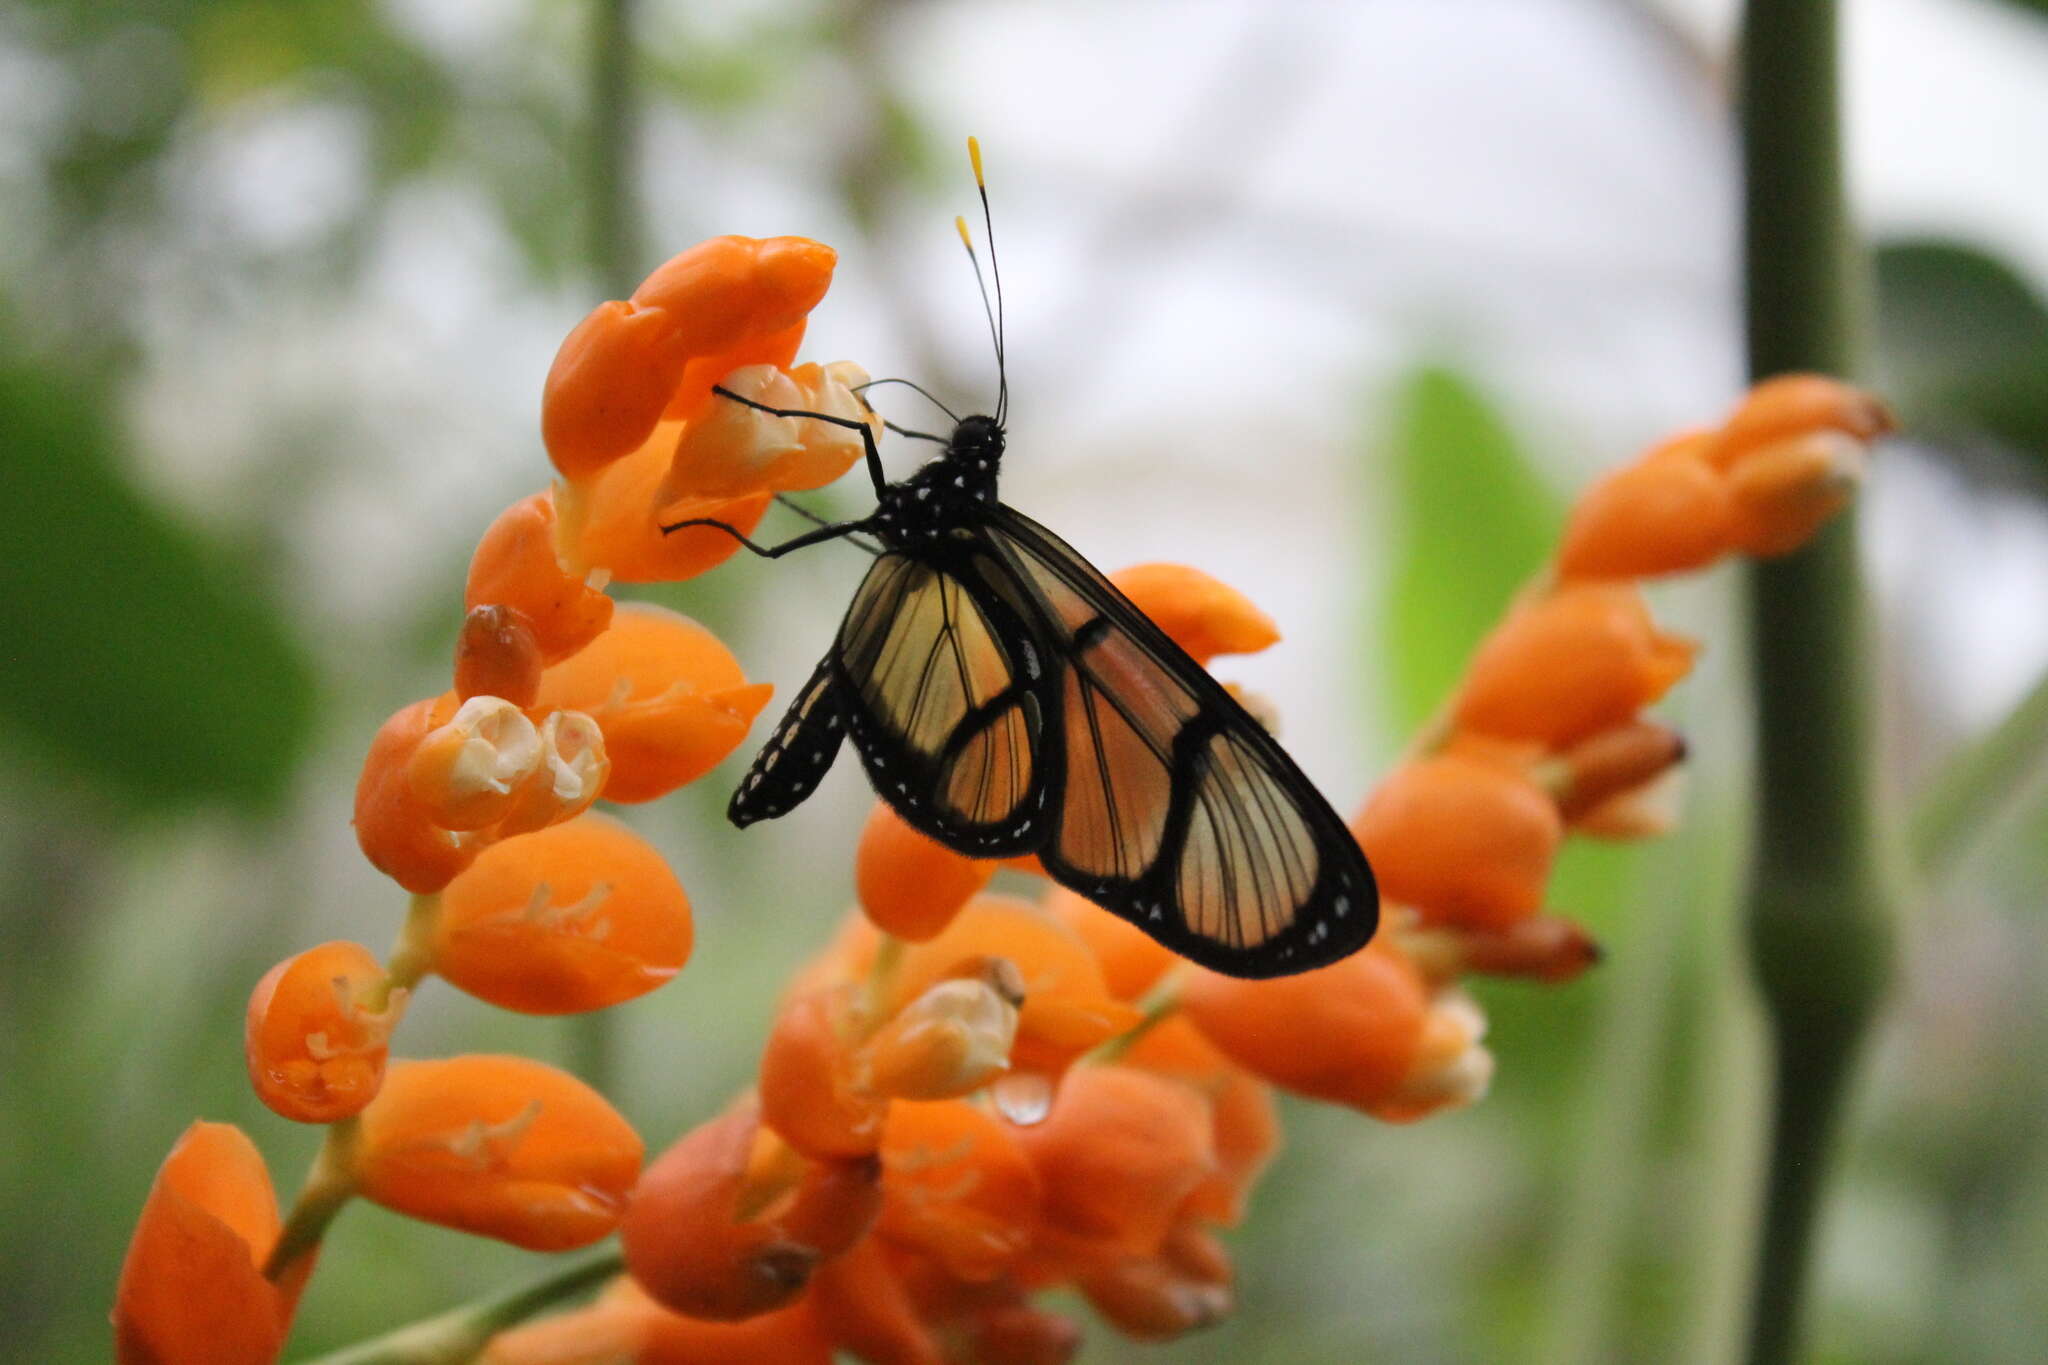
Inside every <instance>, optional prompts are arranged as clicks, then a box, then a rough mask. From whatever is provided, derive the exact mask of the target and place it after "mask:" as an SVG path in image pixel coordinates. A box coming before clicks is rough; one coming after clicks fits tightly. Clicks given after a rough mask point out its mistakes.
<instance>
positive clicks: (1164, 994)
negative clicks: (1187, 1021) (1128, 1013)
mask: <svg viewBox="0 0 2048 1365" xmlns="http://www.w3.org/2000/svg"><path fill="white" fill-rule="evenodd" d="M1187 979H1188V973H1187V964H1186V963H1175V964H1174V965H1173V966H1171V967H1169V968H1167V970H1166V973H1165V974H1164V975H1163V976H1161V977H1160V978H1159V979H1158V980H1157V981H1155V982H1153V983H1152V989H1151V990H1149V991H1146V992H1145V994H1144V995H1143V996H1142V997H1141V998H1140V999H1139V1001H1138V1022H1137V1023H1135V1024H1132V1025H1131V1026H1130V1027H1129V1028H1127V1029H1125V1030H1124V1031H1123V1032H1122V1033H1119V1034H1118V1035H1117V1036H1116V1037H1114V1038H1112V1039H1110V1040H1109V1041H1108V1042H1106V1043H1104V1044H1103V1045H1102V1046H1100V1047H1098V1048H1096V1049H1095V1051H1094V1052H1093V1053H1091V1054H1090V1060H1091V1061H1095V1062H1100V1063H1103V1064H1105V1065H1106V1064H1108V1063H1110V1062H1114V1061H1116V1060H1117V1059H1119V1058H1121V1057H1122V1056H1123V1055H1124V1054H1125V1053H1126V1052H1129V1051H1130V1050H1131V1049H1132V1048H1133V1047H1135V1046H1137V1044H1138V1040H1139V1039H1141V1038H1143V1037H1144V1036H1145V1035H1146V1034H1148V1033H1150V1032H1151V1031H1152V1030H1153V1029H1155V1028H1158V1027H1159V1026H1160V1025H1161V1024H1163V1023H1165V1022H1166V1021H1167V1020H1168V1019H1171V1018H1172V1017H1173V1016H1174V1015H1175V1014H1177V1013H1179V1012H1180V992H1181V987H1182V986H1183V985H1185V984H1186V982H1187Z"/></svg>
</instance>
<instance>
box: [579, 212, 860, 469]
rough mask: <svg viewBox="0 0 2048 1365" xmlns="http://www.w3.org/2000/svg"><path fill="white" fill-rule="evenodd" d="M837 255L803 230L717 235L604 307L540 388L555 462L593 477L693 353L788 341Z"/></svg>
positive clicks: (646, 426)
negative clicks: (779, 234)
mask: <svg viewBox="0 0 2048 1365" xmlns="http://www.w3.org/2000/svg"><path fill="white" fill-rule="evenodd" d="M836 261H837V256H836V253H834V252H833V250H832V249H831V248H830V247H827V246H823V245H820V244H819V243H817V242H813V241H809V240H806V239H805V238H802V237H773V238H768V239H766V240H755V239H751V238H746V237H715V238H713V239H711V240H710V241H708V242H702V243H699V244H698V245H697V246H694V247H692V248H691V249H690V250H688V251H685V252H683V253H682V254H680V255H678V256H675V257H672V258H671V259H670V260H669V261H668V262H667V263H666V264H664V265H662V266H661V267H660V268H659V269H657V270H656V271H655V272H654V273H653V274H652V275H649V276H648V277H647V279H646V280H645V281H643V282H642V283H641V285H640V287H639V288H638V289H636V290H634V291H633V297H632V299H631V300H630V301H628V302H624V303H621V302H616V301H614V302H610V303H605V304H602V305H600V306H599V307H598V308H597V309H596V310H595V311H593V312H592V313H591V314H590V316H589V317H587V318H585V319H584V320H583V321H582V322H581V323H579V324H578V325H577V327H576V328H575V330H574V331H572V332H570V334H569V336H568V338H567V339H566V340H565V341H563V343H562V349H561V350H560V351H559V352H557V353H556V356H555V362H554V365H553V367H552V368H551V369H550V370H549V371H548V378H547V384H546V387H545V388H544V389H543V391H542V397H541V437H542V439H543V441H545V443H546V444H547V448H548V456H549V458H550V459H552V460H553V461H554V462H555V467H556V468H557V469H559V470H561V471H562V473H563V474H564V475H565V476H566V477H568V478H571V479H583V478H587V477H589V476H590V475H591V474H593V473H595V472H596V471H597V470H599V469H601V468H602V467H604V466H605V465H607V464H609V463H611V462H612V461H613V460H616V459H618V458H619V457H620V456H622V455H625V454H626V453H627V452H629V451H631V450H632V449H633V448H634V447H635V446H638V445H639V444H640V443H641V442H642V441H644V440H645V439H646V438H647V433H648V432H649V431H650V430H652V429H653V427H654V424H655V423H656V422H657V421H659V420H660V419H661V417H662V415H663V413H664V411H666V410H669V409H670V408H671V406H672V404H673V402H674V400H675V399H676V398H677V397H678V395H677V393H676V390H677V388H678V387H679V386H680V385H681V384H682V382H683V380H684V377H685V376H684V371H685V367H686V366H687V365H688V363H689V362H690V361H691V360H693V359H697V358H700V357H704V356H714V355H725V354H729V353H731V352H733V351H735V350H736V349H738V348H741V347H744V346H746V345H748V344H749V343H750V342H752V341H754V340H756V339H759V338H764V337H772V338H774V339H775V340H776V341H777V342H778V343H785V342H787V340H788V338H787V335H786V334H788V333H789V332H790V331H791V330H792V329H794V328H796V327H799V326H800V325H801V324H802V322H803V319H804V315H805V314H806V313H808V312H810V310H811V309H812V308H813V307H814V306H816V304H817V302H818V300H819V299H821V298H823V297H824V295H825V288H826V286H827V285H828V284H830V283H831V280H832V267H833V265H834V264H835V263H836ZM709 387H710V386H709V383H706V384H705V389H706V390H707V391H708V389H709ZM674 415H676V416H679V417H689V416H693V415H695V414H694V413H693V412H690V411H684V412H678V413H675V414H674Z"/></svg>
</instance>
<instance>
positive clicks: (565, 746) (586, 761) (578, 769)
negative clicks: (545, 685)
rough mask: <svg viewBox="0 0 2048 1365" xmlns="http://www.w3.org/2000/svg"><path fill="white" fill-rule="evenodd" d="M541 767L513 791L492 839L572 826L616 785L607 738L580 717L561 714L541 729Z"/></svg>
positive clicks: (553, 715)
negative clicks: (564, 824)
mask: <svg viewBox="0 0 2048 1365" xmlns="http://www.w3.org/2000/svg"><path fill="white" fill-rule="evenodd" d="M538 738H539V747H540V762H538V763H536V764H534V765H533V767H532V769H531V770H530V771H528V773H527V774H526V777H525V778H524V779H523V780H522V781H521V782H520V783H519V785H518V786H517V787H516V788H514V789H513V791H512V796H511V800H510V801H509V802H508V803H507V804H506V808H505V813H504V815H503V816H501V817H500V818H499V820H498V823H497V825H496V827H495V828H493V829H492V830H491V836H492V837H493V838H497V839H509V838H511V837H512V836H513V835H515V834H530V833H532V832H533V831H534V830H537V829H546V828H547V827H548V826H549V825H558V824H561V823H562V822H563V821H566V820H573V819H575V818H576V817H577V816H579V815H581V814H582V813H583V812H584V811H586V810H588V809H590V805H591V803H592V802H594V801H596V800H597V798H598V794H599V793H600V792H603V791H604V790H605V788H606V786H607V784H608V783H609V782H610V780H611V773H612V761H611V755H610V754H608V753H606V752H605V737H604V732H603V731H602V730H600V729H599V728H598V724H597V722H596V721H594V720H592V719H591V718H590V717H589V716H586V715H584V714H583V713H582V712H581V711H556V712H555V713H553V714H552V715H550V716H549V717H548V718H547V719H546V720H544V721H542V722H541V724H540V729H539V731H538Z"/></svg>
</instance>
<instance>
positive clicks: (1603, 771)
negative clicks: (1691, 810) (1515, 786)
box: [1548, 720, 1685, 820]
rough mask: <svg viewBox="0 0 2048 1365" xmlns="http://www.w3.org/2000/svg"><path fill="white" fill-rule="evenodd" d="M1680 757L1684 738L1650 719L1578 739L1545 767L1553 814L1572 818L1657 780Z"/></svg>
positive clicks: (1679, 760)
mask: <svg viewBox="0 0 2048 1365" xmlns="http://www.w3.org/2000/svg"><path fill="white" fill-rule="evenodd" d="M1684 758H1685V737H1684V736H1683V735H1681V734H1679V733H1678V732H1677V731H1676V730H1673V729H1671V728H1670V727H1669V726H1665V725H1659V724H1657V723H1656V722H1655V721H1648V720H1635V721H1630V722H1629V723H1627V724H1626V725H1617V726H1616V727H1614V728H1613V729H1612V730H1604V731H1602V732H1601V733H1599V734H1597V735H1594V736H1592V737H1591V738H1590V739H1583V740H1580V741H1579V742H1578V743H1577V744H1575V745H1573V746H1572V747H1571V748H1570V749H1567V750H1566V751H1565V752H1564V753H1562V754H1559V755H1558V756H1557V758H1556V760H1554V762H1553V763H1552V764H1550V765H1548V766H1549V768H1550V773H1549V776H1550V777H1551V779H1552V780H1551V789H1552V791H1553V792H1554V793H1555V794H1556V797H1557V808H1558V813H1559V814H1561V815H1563V816H1564V818H1565V819H1566V820H1577V819H1578V818H1579V817H1580V816H1582V815H1585V814H1587V813H1589V812H1591V811H1592V810H1594V809H1595V808H1597V807H1599V806H1602V805H1604V804H1606V803H1607V802H1608V801H1610V800H1612V799H1614V798H1615V797H1616V796H1619V795H1621V794H1622V793H1624V792H1631V791H1635V790H1636V789H1638V788H1640V787H1643V786H1645V785H1647V784H1648V783H1651V782H1654V781H1656V780H1657V779H1658V778H1660V777H1662V776H1663V775H1664V774H1665V773H1667V772H1669V771H1671V769H1672V768H1673V767H1675V766H1676V765H1677V764H1678V763H1680V762H1681V761H1683V760H1684Z"/></svg>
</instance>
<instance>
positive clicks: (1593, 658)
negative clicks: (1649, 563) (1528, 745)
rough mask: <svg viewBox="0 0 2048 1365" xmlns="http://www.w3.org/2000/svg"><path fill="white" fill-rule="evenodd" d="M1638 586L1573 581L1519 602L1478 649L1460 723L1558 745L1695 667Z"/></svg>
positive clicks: (1643, 701)
mask: <svg viewBox="0 0 2048 1365" xmlns="http://www.w3.org/2000/svg"><path fill="white" fill-rule="evenodd" d="M1694 648H1695V646H1694V645H1693V644H1692V642H1691V641H1689V640H1685V639H1683V638H1681V637H1679V636H1675V635H1666V634H1664V633H1663V632H1661V631H1659V630H1658V629H1657V626H1656V623H1655V622H1653V621H1652V620H1651V619H1650V612H1649V608H1648V607H1647V606H1646V605H1645V604H1644V602H1643V595H1642V593H1641V592H1640V591H1639V590H1637V589H1636V588H1635V587H1633V586H1627V585H1622V584H1610V583H1567V584H1565V585H1564V586H1562V587H1560V588H1558V589H1557V590H1556V591H1555V592H1553V593H1551V594H1549V595H1548V596H1546V597H1543V598H1540V599H1538V600H1537V601H1534V602H1531V603H1529V604H1527V605H1525V606H1522V607H1519V608H1517V609H1516V610H1515V611H1514V612H1513V613H1512V614H1511V615H1510V616H1509V617H1508V618H1507V620H1505V621H1503V622H1502V623H1501V624H1500V625H1499V626H1498V627H1496V628H1495V629H1494V632H1493V633H1492V634H1491V635H1489V636H1488V637H1487V638H1486V640H1485V641H1484V642H1483V643H1481V644H1480V646H1479V650H1478V653H1477V654H1475V655H1474V656H1473V659H1472V665H1471V667H1470V669H1469V670H1468V671H1467V673H1466V676H1465V685H1464V687H1463V688H1462V689H1461V690H1460V691H1459V693H1458V696H1457V701H1456V706H1455V711H1454V716H1455V721H1456V724H1457V726H1458V728H1459V729H1462V730H1471V731H1474V732H1476V733H1478V734H1482V735H1491V736H1494V737H1496V738H1500V739H1526V740H1535V741H1538V742H1541V743H1543V744H1547V745H1550V746H1553V747H1556V746H1562V745H1567V744H1570V743H1571V742H1573V741H1574V740H1579V739H1583V738H1585V737H1586V736H1587V735H1592V734H1597V733H1599V732H1600V731H1602V730H1606V729H1610V728H1612V727H1613V726H1616V725H1619V724H1621V723H1622V722H1623V721H1626V720H1629V719H1631V718H1632V717H1633V716H1634V715H1635V714H1636V712H1638V711H1640V710H1642V709H1643V708H1644V707H1645V706H1648V705H1649V704H1650V703H1651V702H1653V701H1655V700H1657V698H1659V697H1661V696H1663V695H1664V693H1665V692H1666V691H1668V690H1669V689H1670V687H1671V685H1672V684H1673V683H1675V682H1677V681H1678V680H1679V679H1680V678H1682V677H1684V676H1685V674H1686V671H1687V670H1688V669H1689V668H1691V667H1692V656H1693V652H1694Z"/></svg>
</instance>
